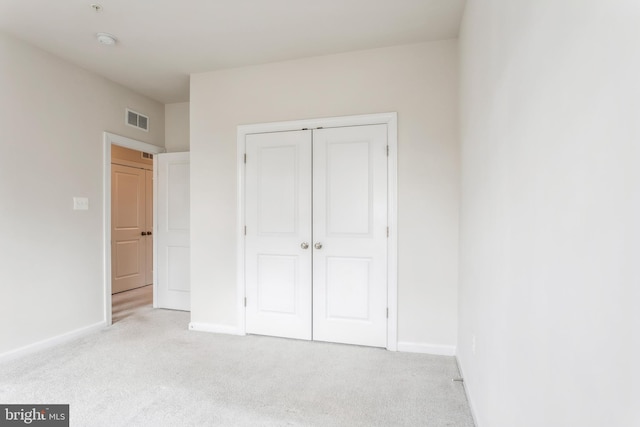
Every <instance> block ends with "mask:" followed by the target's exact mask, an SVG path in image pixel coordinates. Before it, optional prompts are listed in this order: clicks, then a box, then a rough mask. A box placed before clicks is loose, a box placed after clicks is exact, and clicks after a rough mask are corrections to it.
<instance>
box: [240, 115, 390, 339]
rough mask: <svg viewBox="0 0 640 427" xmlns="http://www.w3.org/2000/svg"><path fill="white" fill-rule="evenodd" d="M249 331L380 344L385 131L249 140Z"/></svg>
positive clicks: (265, 136) (384, 266) (384, 295)
mask: <svg viewBox="0 0 640 427" xmlns="http://www.w3.org/2000/svg"><path fill="white" fill-rule="evenodd" d="M245 143H246V146H245V149H246V165H245V197H246V199H245V215H246V217H245V225H246V230H245V235H246V237H245V281H246V282H245V295H246V311H245V316H246V318H245V320H246V331H247V333H253V334H261V335H271V336H280V337H287V338H297V339H306V340H318V341H329V342H338V343H348V344H358V345H367V346H375V347H386V345H387V313H388V310H387V239H388V224H387V125H384V124H380V125H370V126H353V127H340V128H327V129H315V130H300V131H289V132H275V133H261V134H251V135H247V137H246V140H245Z"/></svg>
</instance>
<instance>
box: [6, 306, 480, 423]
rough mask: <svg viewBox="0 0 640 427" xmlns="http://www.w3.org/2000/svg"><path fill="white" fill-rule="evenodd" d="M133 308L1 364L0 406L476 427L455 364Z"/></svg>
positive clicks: (179, 418)
mask: <svg viewBox="0 0 640 427" xmlns="http://www.w3.org/2000/svg"><path fill="white" fill-rule="evenodd" d="M188 322H189V314H188V313H185V312H178V311H169V310H153V309H151V308H150V307H148V306H147V307H142V308H138V309H137V310H136V311H135V312H134V313H130V314H129V315H128V316H126V317H123V318H122V319H121V320H120V321H119V322H117V323H115V324H114V325H113V326H112V327H110V328H108V329H105V330H103V331H101V332H99V333H95V334H93V335H91V336H88V337H85V338H82V339H79V340H77V341H75V342H72V343H68V344H64V345H60V346H58V347H56V348H53V349H50V350H46V351H43V352H40V353H37V354H33V355H31V356H28V357H25V358H23V359H21V360H13V361H8V362H3V363H1V364H0V402H1V403H51V404H53V403H59V404H62V403H68V404H70V405H71V407H70V419H71V425H72V426H92V427H93V426H174V427H175V426H433V427H438V426H454V427H469V426H473V421H472V418H471V415H470V412H469V407H468V404H467V402H466V399H465V395H464V390H463V388H462V387H463V386H462V385H461V384H460V383H457V382H455V383H454V382H452V381H451V379H452V378H453V377H457V376H458V372H457V369H456V364H455V360H454V358H452V357H442V356H429V355H421V354H409V353H394V352H389V351H385V350H381V349H375V348H364V347H356V346H348V345H339V344H327V343H320V342H305V341H294V340H287V339H279V338H271V337H260V336H246V337H237V336H228V335H217V334H208V333H201V332H190V331H188V330H187V325H188Z"/></svg>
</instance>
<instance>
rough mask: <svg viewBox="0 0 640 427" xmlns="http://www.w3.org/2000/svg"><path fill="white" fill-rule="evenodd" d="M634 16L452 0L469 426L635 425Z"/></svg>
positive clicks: (639, 85)
mask: <svg viewBox="0 0 640 427" xmlns="http://www.w3.org/2000/svg"><path fill="white" fill-rule="evenodd" d="M639 22H640V3H638V2H637V1H627V0H611V1H597V0H581V1H557V0H521V1H518V2H513V1H512V0H475V1H471V2H467V10H466V13H465V18H464V22H463V25H462V34H461V39H460V43H461V93H462V114H461V140H462V189H463V190H462V205H461V269H460V274H461V287H460V308H459V309H460V330H459V331H460V332H459V338H458V340H459V341H458V354H459V360H460V362H461V366H462V368H463V371H464V376H465V385H466V387H467V389H468V391H469V394H470V396H471V403H472V406H473V408H474V410H475V414H476V418H477V421H478V426H479V427H512V426H519V427H529V426H530V427H539V426H545V427H556V426H557V427H566V426H581V427H590V426H594V427H595V426H632V425H633V426H637V425H640V412H639V411H640V406H639V405H638V402H640V389H639V387H638V384H640V375H639V371H638V360H640V351H639V337H640V332H639V328H640V317H639V315H638V313H640V310H638V303H639V302H640V271H639V269H640V49H639V40H640V26H639V25H638V23H639ZM474 336H475V338H476V348H475V354H474V351H473V346H472V341H473V337H474Z"/></svg>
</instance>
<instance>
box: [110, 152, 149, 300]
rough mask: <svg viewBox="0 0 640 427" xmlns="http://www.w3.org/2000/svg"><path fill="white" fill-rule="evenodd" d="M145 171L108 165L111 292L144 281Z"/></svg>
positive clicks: (136, 285) (145, 266)
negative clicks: (109, 175) (109, 182)
mask: <svg viewBox="0 0 640 427" xmlns="http://www.w3.org/2000/svg"><path fill="white" fill-rule="evenodd" d="M145 191H146V182H145V171H144V170H143V169H138V168H134V167H129V166H122V165H116V164H113V165H112V166H111V236H112V237H111V239H112V241H111V268H112V272H111V277H112V283H111V292H112V293H117V292H122V291H127V290H129V289H134V288H138V287H141V286H144V285H146V284H147V278H146V269H147V265H146V233H147V228H146V215H145V213H146V212H145V208H146V199H145V197H146V196H145Z"/></svg>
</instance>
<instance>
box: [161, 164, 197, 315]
mask: <svg viewBox="0 0 640 427" xmlns="http://www.w3.org/2000/svg"><path fill="white" fill-rule="evenodd" d="M156 159H157V167H156V170H157V177H156V179H157V180H158V184H157V192H158V193H157V215H158V218H157V221H156V236H155V238H156V241H157V260H158V267H157V270H158V272H157V282H158V283H157V286H156V290H157V298H156V301H157V305H158V307H159V308H169V309H173V310H185V311H189V310H190V308H191V277H190V274H191V273H190V236H189V232H190V226H189V224H190V223H189V204H190V197H189V191H190V190H189V174H190V172H189V170H190V167H189V153H164V154H157V155H156Z"/></svg>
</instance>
